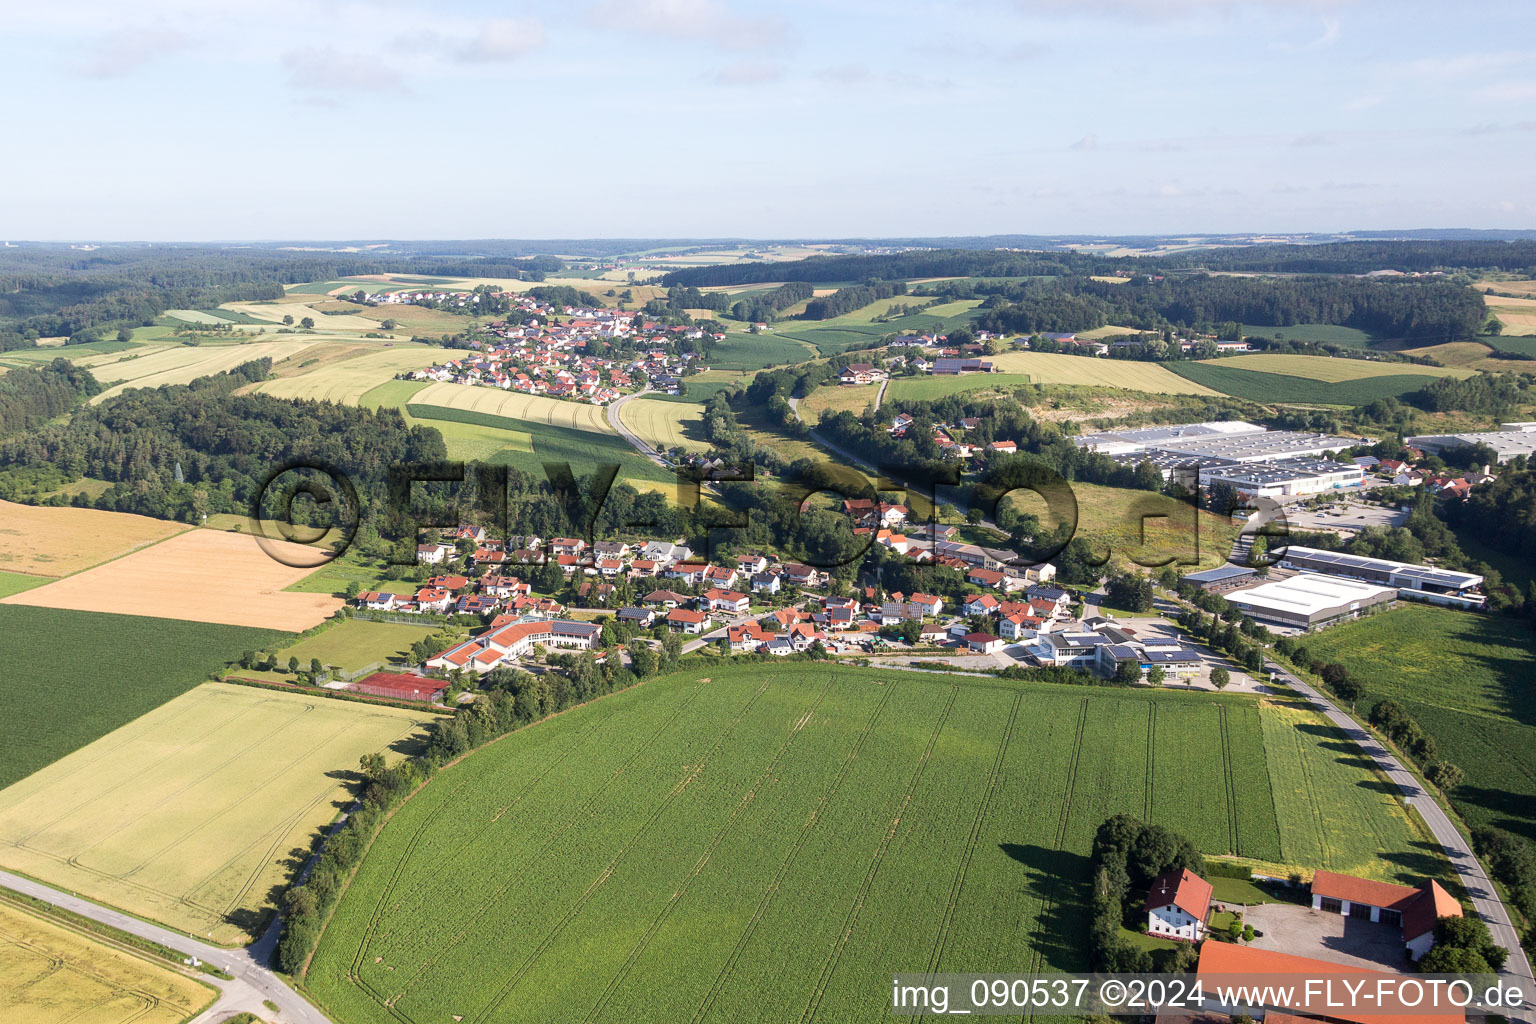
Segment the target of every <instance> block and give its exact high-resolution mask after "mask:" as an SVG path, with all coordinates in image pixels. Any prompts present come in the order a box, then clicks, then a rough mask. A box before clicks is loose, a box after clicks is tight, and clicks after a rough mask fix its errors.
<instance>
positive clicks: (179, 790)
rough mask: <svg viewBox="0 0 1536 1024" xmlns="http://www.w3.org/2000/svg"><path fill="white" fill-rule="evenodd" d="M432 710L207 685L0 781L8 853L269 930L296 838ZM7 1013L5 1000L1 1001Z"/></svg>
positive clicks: (340, 805)
mask: <svg viewBox="0 0 1536 1024" xmlns="http://www.w3.org/2000/svg"><path fill="white" fill-rule="evenodd" d="M431 717H432V716H431V715H430V714H428V713H426V712H419V711H409V710H406V709H404V708H392V707H379V706H375V705H371V704H361V703H354V702H349V701H340V700H328V699H324V698H316V697H310V696H305V695H300V694H295V693H279V692H275V691H270V690H263V689H258V688H256V687H250V686H236V685H233V684H229V683H209V684H207V685H205V686H199V687H198V688H197V689H195V690H193V691H191V692H190V693H184V694H182V695H181V696H180V697H177V698H176V699H175V700H173V701H171V702H169V703H167V704H165V705H163V706H161V707H159V708H156V709H155V710H153V711H151V712H149V713H148V714H146V715H143V716H142V717H140V718H136V719H134V720H133V721H132V722H130V723H128V724H127V725H124V726H123V727H122V728H120V729H116V730H114V731H112V732H110V733H108V734H107V735H106V736H103V737H102V738H101V739H99V740H97V741H95V742H94V743H91V744H89V745H88V746H85V747H83V748H81V749H80V750H77V751H75V752H74V753H72V754H70V755H69V756H68V757H65V758H63V759H61V760H59V761H57V762H56V763H54V764H51V765H49V766H48V767H47V768H44V769H43V770H42V771H39V772H37V773H35V774H33V775H31V776H30V777H28V778H26V779H23V780H22V781H21V782H18V783H16V784H15V785H13V786H10V787H9V788H7V789H4V790H0V865H3V866H4V867H6V868H9V869H11V870H14V871H21V872H24V873H26V874H28V875H31V876H32V877H34V878H39V879H41V880H43V881H45V882H47V883H49V884H50V885H55V886H58V887H60V888H62V889H65V890H66V891H70V892H78V893H82V894H84V895H86V896H89V897H91V898H92V899H95V900H98V901H100V902H103V903H106V904H108V905H110V906H114V907H121V908H122V909H124V910H127V911H129V912H130V913H133V914H137V915H139V916H140V917H146V918H150V919H152V920H155V921H160V922H163V923H164V924H166V925H168V926H170V927H172V928H175V929H177V930H181V931H191V932H195V933H196V934H197V935H199V936H211V937H212V939H213V941H215V942H219V943H234V942H242V941H247V940H248V939H250V938H254V937H257V936H259V935H260V934H261V930H262V926H263V925H264V923H265V919H266V916H267V913H268V912H269V911H270V909H271V907H272V900H273V894H274V892H277V891H281V889H282V886H283V885H284V883H285V882H287V880H288V879H289V877H290V876H291V872H292V870H293V861H292V851H294V850H295V849H298V850H302V849H304V848H305V847H306V846H307V845H308V843H309V842H310V841H311V840H312V839H313V838H314V836H315V835H316V834H317V833H318V832H319V830H321V829H323V828H324V827H325V826H326V825H327V824H328V823H330V822H331V821H332V820H333V819H334V818H335V817H336V815H337V813H338V812H339V811H341V810H342V809H344V808H345V807H346V806H347V805H348V804H349V803H350V802H351V800H352V798H353V797H352V792H351V788H350V786H351V783H352V782H353V781H354V780H355V775H354V774H353V772H352V771H350V769H355V768H356V767H357V763H358V759H359V758H360V757H362V756H363V755H364V754H372V753H386V754H390V755H392V756H393V757H394V758H396V759H398V758H399V757H400V756H402V752H403V751H405V750H407V749H409V748H410V747H411V746H412V745H413V744H414V742H415V739H416V737H417V736H418V734H419V731H420V729H421V726H422V723H424V722H426V721H427V720H429V719H430V718H431ZM0 1019H3V1014H0Z"/></svg>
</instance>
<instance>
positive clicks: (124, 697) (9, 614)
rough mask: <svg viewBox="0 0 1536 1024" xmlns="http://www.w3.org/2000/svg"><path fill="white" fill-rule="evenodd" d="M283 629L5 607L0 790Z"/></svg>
mask: <svg viewBox="0 0 1536 1024" xmlns="http://www.w3.org/2000/svg"><path fill="white" fill-rule="evenodd" d="M282 635H283V634H281V633H278V632H275V631H273V630H265V629H246V628H243V627H240V626H213V625H205V624H203V623H197V622H178V621H176V620H173V619H149V618H141V617H139V616H135V615H103V614H99V613H96V612H72V611H59V610H55V609H52V608H28V607H24V606H20V605H0V707H3V708H4V709H5V714H4V716H3V717H0V789H3V788H4V787H6V786H9V785H10V784H11V783H13V782H16V781H17V780H19V779H22V778H25V777H26V776H28V775H30V774H32V773H33V772H35V771H37V770H38V769H39V768H42V767H44V766H45V765H48V764H51V763H53V762H54V761H57V760H58V759H59V758H61V757H63V756H64V755H65V754H68V753H70V752H71V751H73V750H76V749H78V748H80V747H83V746H85V745H86V744H87V743H90V742H91V741H92V740H95V739H98V738H100V737H102V736H105V735H106V734H107V733H109V732H111V731H112V730H113V729H116V728H117V727H118V726H120V725H124V724H125V723H127V722H130V721H132V720H133V719H135V718H138V717H139V716H140V715H142V714H145V713H146V712H148V711H152V710H153V709H155V708H157V707H159V706H160V705H161V704H164V703H165V702H166V701H168V700H170V699H171V698H172V697H175V696H178V695H179V694H182V693H185V692H186V691H187V690H190V689H192V688H193V687H194V686H196V685H197V684H198V683H201V682H203V681H204V680H205V679H207V678H208V674H209V673H210V672H211V671H213V670H215V669H219V668H223V667H224V665H225V663H226V662H229V661H232V660H234V659H235V658H238V657H239V656H240V652H241V651H243V650H245V649H248V648H252V649H253V648H257V647H261V646H263V645H264V644H268V643H271V642H273V641H274V640H276V639H277V638H279V637H281V636H282Z"/></svg>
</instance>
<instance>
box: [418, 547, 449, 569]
mask: <svg viewBox="0 0 1536 1024" xmlns="http://www.w3.org/2000/svg"><path fill="white" fill-rule="evenodd" d="M452 551H453V548H451V547H449V546H448V545H447V544H418V545H416V561H418V562H425V563H426V564H427V565H440V564H442V561H443V559H445V558H447V557H448V555H449V554H450V553H451V552H452Z"/></svg>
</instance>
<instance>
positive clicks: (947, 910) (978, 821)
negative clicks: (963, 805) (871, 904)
mask: <svg viewBox="0 0 1536 1024" xmlns="http://www.w3.org/2000/svg"><path fill="white" fill-rule="evenodd" d="M1023 701H1024V691H1022V690H1021V691H1019V692H1018V693H1017V694H1016V695H1015V696H1014V698H1013V707H1011V708H1010V709H1009V711H1008V725H1007V726H1006V727H1005V728H1004V729H1003V736H1002V739H1001V740H1000V741H998V744H997V756H996V757H995V758H993V761H992V772H991V774H990V775H988V776H987V788H986V790H985V792H983V793H982V795H981V801H980V802H979V803H978V804H977V805H976V816H975V817H974V818H973V819H972V820H971V832H970V835H969V836H968V837H967V838H966V843H965V852H964V853H962V854H961V855H960V864H959V866H958V867H957V868H956V870H955V877H954V881H953V882H951V883H950V887H949V900H948V902H946V903H945V905H944V913H943V914H942V915H940V918H939V934H938V937H937V938H936V939H935V940H934V945H933V953H932V954H931V955H930V956H929V958H928V973H929V974H932V973H934V972H935V971H937V970H938V965H939V961H940V960H941V959H942V958H943V956H944V947H945V946H946V945H948V944H949V930H950V928H951V927H953V925H954V920H955V908H956V907H957V906H958V905H959V903H960V890H961V889H962V888H964V887H965V875H966V872H967V871H969V870H970V867H971V858H972V857H973V856H975V853H976V840H977V839H978V838H979V837H980V835H981V826H982V823H983V822H984V821H986V818H987V811H988V810H989V809H990V808H991V806H992V797H993V795H994V794H995V793H996V792H997V783H998V780H999V779H1000V778H1001V777H1002V774H1003V761H1004V760H1005V759H1006V757H1007V754H1008V747H1009V745H1010V744H1012V743H1013V726H1014V723H1015V722H1016V721H1017V720H1018V717H1019V705H1020V704H1021V703H1023Z"/></svg>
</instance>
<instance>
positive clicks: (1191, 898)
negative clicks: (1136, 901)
mask: <svg viewBox="0 0 1536 1024" xmlns="http://www.w3.org/2000/svg"><path fill="white" fill-rule="evenodd" d="M1212 891H1213V890H1212V887H1211V883H1210V882H1207V881H1206V880H1205V879H1203V878H1201V877H1200V876H1199V875H1197V874H1195V873H1194V872H1193V871H1190V870H1189V869H1188V868H1179V869H1176V870H1174V871H1168V872H1164V873H1163V874H1161V875H1158V876H1157V877H1156V878H1154V879H1153V880H1152V886H1151V889H1150V890H1149V891H1148V893H1147V907H1146V910H1147V934H1148V935H1152V936H1156V937H1157V938H1159V939H1177V940H1180V941H1182V942H1199V941H1201V940H1202V939H1204V938H1205V923H1206V919H1207V918H1208V917H1209V916H1210V913H1211V893H1212Z"/></svg>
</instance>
